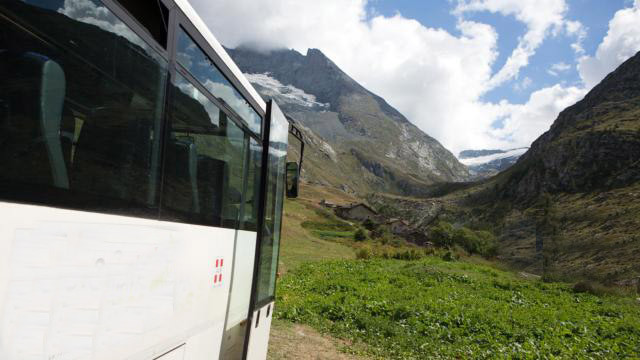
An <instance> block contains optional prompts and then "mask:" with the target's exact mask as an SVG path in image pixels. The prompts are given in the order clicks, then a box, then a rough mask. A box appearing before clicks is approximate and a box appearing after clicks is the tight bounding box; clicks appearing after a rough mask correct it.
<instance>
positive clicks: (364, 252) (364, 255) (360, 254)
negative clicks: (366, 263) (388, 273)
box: [356, 248, 373, 260]
mask: <svg viewBox="0 0 640 360" xmlns="http://www.w3.org/2000/svg"><path fill="white" fill-rule="evenodd" d="M372 257H373V253H372V252H371V249H369V248H362V249H360V250H358V251H356V259H362V260H367V259H371V258H372Z"/></svg>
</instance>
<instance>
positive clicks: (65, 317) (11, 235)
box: [0, 202, 255, 360]
mask: <svg viewBox="0 0 640 360" xmlns="http://www.w3.org/2000/svg"><path fill="white" fill-rule="evenodd" d="M254 234H255V233H254ZM254 236H255V235H254ZM234 238H235V231H234V230H229V229H222V228H212V227H205V226H196V225H187V224H179V223H171V222H161V221H155V220H147V219H138V218H130V217H122V216H115V215H104V214H97V213H88V212H80V211H73V210H61V209H55V208H49V207H42V206H31V205H19V204H9V203H2V202H0V359H2V360H18V359H19V360H31V359H34V360H35V359H38V360H75V359H95V360H98V359H105V360H107V359H108V360H114V359H145V360H148V359H154V358H158V357H160V359H162V358H163V357H164V356H167V358H168V359H174V358H176V359H177V358H179V359H184V360H195V359H215V358H217V357H218V356H219V354H220V343H221V340H222V334H223V331H224V323H225V314H226V310H227V305H228V304H227V301H228V295H229V290H230V288H229V284H230V280H231V265H232V264H231V262H232V257H233V247H234ZM172 349H175V350H177V351H176V352H175V353H174V352H173V351H170V350H172Z"/></svg>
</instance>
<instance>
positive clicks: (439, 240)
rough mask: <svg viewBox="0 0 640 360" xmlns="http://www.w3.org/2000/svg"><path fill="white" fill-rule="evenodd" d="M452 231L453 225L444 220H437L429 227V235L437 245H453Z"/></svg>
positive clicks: (453, 230)
mask: <svg viewBox="0 0 640 360" xmlns="http://www.w3.org/2000/svg"><path fill="white" fill-rule="evenodd" d="M454 232H455V229H454V228H453V225H451V224H450V223H448V222H446V221H439V222H438V223H437V224H436V225H435V226H432V227H431V231H430V233H429V237H430V238H431V241H432V242H433V243H434V244H436V245H437V246H443V247H444V246H451V245H453V235H454Z"/></svg>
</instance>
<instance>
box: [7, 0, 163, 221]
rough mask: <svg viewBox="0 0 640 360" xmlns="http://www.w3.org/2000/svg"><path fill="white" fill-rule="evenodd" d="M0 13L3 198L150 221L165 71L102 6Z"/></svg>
mask: <svg viewBox="0 0 640 360" xmlns="http://www.w3.org/2000/svg"><path fill="white" fill-rule="evenodd" d="M0 12H1V13H2V14H4V15H5V16H2V17H0V77H1V78H2V83H1V84H0V167H1V168H2V171H0V182H1V183H2V185H1V186H0V196H1V197H3V198H5V199H9V200H17V201H25V202H35V203H41V204H46V205H54V206H57V205H60V206H68V207H73V208H79V209H83V210H96V211H114V212H118V213H126V214H130V213H138V212H140V213H141V214H145V215H149V216H155V214H156V213H155V212H154V211H151V210H150V208H154V207H156V206H157V205H156V187H157V181H156V180H157V175H158V173H157V169H158V161H159V160H158V159H159V155H158V154H159V147H160V145H159V144H160V143H159V140H160V139H159V136H157V134H158V131H159V126H160V122H161V116H162V112H163V104H164V93H165V83H166V74H167V64H166V61H165V60H163V59H162V57H161V56H160V55H158V54H157V53H155V52H154V51H153V50H152V49H151V48H150V47H149V46H148V45H147V44H146V43H145V42H144V41H143V40H142V39H141V38H140V37H138V36H137V35H136V34H135V33H134V32H133V31H131V30H130V29H129V28H128V27H127V26H126V25H125V24H124V23H123V22H122V21H120V20H119V19H118V18H117V17H115V16H114V15H113V13H111V12H110V11H109V10H108V9H107V8H106V7H105V6H104V5H103V4H102V3H101V2H99V1H95V0H84V1H82V2H73V1H55V0H54V1H29V0H28V1H21V0H5V1H2V2H1V3H0ZM9 19H11V20H9Z"/></svg>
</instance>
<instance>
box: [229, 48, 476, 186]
mask: <svg viewBox="0 0 640 360" xmlns="http://www.w3.org/2000/svg"><path fill="white" fill-rule="evenodd" d="M228 51H229V54H230V55H231V57H232V58H233V59H234V61H235V62H236V64H238V66H239V67H240V69H241V70H242V71H243V72H244V73H246V74H250V75H249V76H248V77H249V78H250V80H251V79H252V80H253V83H254V86H256V89H257V90H258V92H260V93H261V94H262V95H263V96H265V97H274V98H277V99H278V101H279V104H280V105H281V107H282V109H283V110H284V111H285V112H287V113H288V114H289V115H290V116H292V117H293V118H295V119H296V120H299V121H300V123H301V124H302V125H304V126H305V127H307V128H308V129H309V131H312V132H313V133H314V134H315V135H317V136H310V138H313V139H314V141H315V142H316V144H315V145H316V147H317V154H316V155H313V154H312V155H310V156H311V160H310V161H309V162H308V163H307V164H309V163H315V164H317V166H318V167H317V168H316V169H313V167H312V166H307V167H306V169H307V171H309V173H308V177H309V178H312V180H313V181H318V182H321V183H327V184H332V185H335V186H342V185H345V184H346V185H347V186H348V187H350V188H352V189H356V190H359V191H361V192H363V193H368V192H372V191H387V192H395V193H403V194H419V193H421V192H424V190H423V189H424V188H425V187H426V186H427V185H430V184H432V183H434V182H446V181H463V180H467V179H468V177H469V171H468V169H467V168H466V167H465V166H464V165H462V164H461V163H460V162H459V161H458V160H457V159H456V158H455V156H453V154H451V153H450V152H449V151H448V150H446V149H445V148H444V147H443V146H442V145H441V144H440V143H438V141H436V140H435V139H433V138H432V137H430V136H428V135H427V134H425V133H424V132H422V131H421V130H420V129H418V128H417V127H416V126H415V125H413V124H411V123H410V122H409V120H407V118H405V117H404V116H403V115H402V114H401V113H400V112H399V111H398V110H396V109H394V108H393V107H392V106H391V105H389V104H388V103H387V102H386V101H385V100H384V99H383V98H382V97H380V96H378V95H375V94H373V93H372V92H370V91H369V90H367V89H365V88H364V87H363V86H361V85H360V84H359V83H358V82H357V81H356V80H354V79H353V78H351V77H350V76H349V75H347V74H346V73H345V72H344V71H342V70H341V69H340V68H339V67H338V66H337V65H336V64H335V63H334V62H333V61H332V60H331V59H330V58H328V57H327V56H326V55H325V54H324V53H322V51H320V50H319V49H313V48H311V49H308V51H307V54H306V55H302V54H300V53H299V52H297V51H295V50H284V51H273V52H271V53H270V54H268V55H266V54H260V53H256V52H251V51H247V50H246V49H235V50H233V49H231V50H228ZM323 154H324V155H323ZM314 156H315V159H314V158H313V157H314ZM327 160H328V161H330V163H329V162H327ZM310 173H312V174H310Z"/></svg>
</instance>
